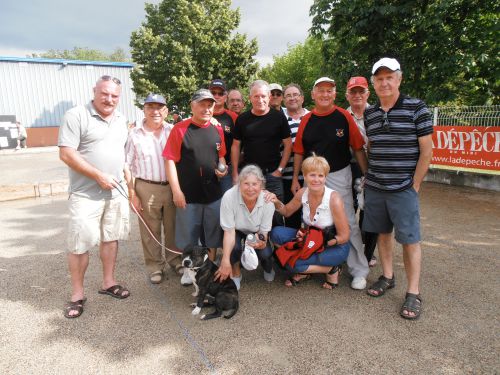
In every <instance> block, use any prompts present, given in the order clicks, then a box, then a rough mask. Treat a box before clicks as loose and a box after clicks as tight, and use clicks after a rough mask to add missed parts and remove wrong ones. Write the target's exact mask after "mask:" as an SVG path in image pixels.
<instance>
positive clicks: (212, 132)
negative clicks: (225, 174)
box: [163, 118, 226, 204]
mask: <svg viewBox="0 0 500 375" xmlns="http://www.w3.org/2000/svg"><path fill="white" fill-rule="evenodd" d="M225 154H226V146H225V144H224V132H223V131H222V128H221V127H220V126H216V125H213V124H212V123H210V122H207V123H205V124H203V125H197V124H195V123H193V122H192V121H191V119H190V118H188V119H186V120H184V121H181V122H179V123H177V124H175V126H174V127H173V129H172V131H171V132H170V136H169V137H168V141H167V144H166V146H165V149H164V150H163V157H164V158H165V159H167V160H173V161H174V162H175V164H176V167H177V177H178V179H179V184H180V187H181V190H182V192H183V193H184V196H185V198H186V203H202V204H206V203H211V202H214V201H216V200H218V199H220V198H221V197H222V190H221V188H220V184H219V180H218V179H217V176H216V175H215V168H217V164H218V162H219V157H223V156H224V155H225Z"/></svg>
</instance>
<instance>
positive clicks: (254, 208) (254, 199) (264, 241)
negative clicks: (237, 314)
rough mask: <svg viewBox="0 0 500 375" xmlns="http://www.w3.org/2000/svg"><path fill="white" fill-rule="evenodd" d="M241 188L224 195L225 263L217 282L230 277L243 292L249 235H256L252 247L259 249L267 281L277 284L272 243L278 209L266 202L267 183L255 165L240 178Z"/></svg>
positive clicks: (230, 190) (246, 169)
mask: <svg viewBox="0 0 500 375" xmlns="http://www.w3.org/2000/svg"><path fill="white" fill-rule="evenodd" d="M238 178H239V180H238V184H237V185H235V186H233V187H232V188H231V189H229V190H228V191H226V193H224V196H223V197H222V202H221V207H220V225H221V227H222V229H223V230H224V239H223V241H222V260H221V264H220V267H219V270H218V271H217V272H216V279H219V278H220V279H221V280H225V279H226V278H228V277H230V276H231V278H232V279H233V280H234V282H235V283H236V286H237V287H238V289H240V281H241V266H240V263H241V255H242V252H243V246H242V245H243V244H244V243H245V238H246V236H247V235H248V234H250V233H251V234H255V235H256V237H257V241H256V242H254V243H252V244H250V246H252V247H253V248H254V249H255V252H256V253H257V257H258V259H259V262H260V264H261V266H262V268H263V269H264V279H265V280H266V281H269V282H270V281H273V280H274V274H275V273H274V269H273V263H272V255H273V249H272V247H271V245H270V243H269V241H268V233H269V232H270V231H271V227H272V221H273V214H274V205H273V203H271V202H266V201H265V200H264V192H263V189H264V185H265V179H264V175H263V174H262V171H261V169H260V168H259V167H257V166H255V165H247V166H246V167H244V168H243V169H242V170H241V172H240V174H239V177H238Z"/></svg>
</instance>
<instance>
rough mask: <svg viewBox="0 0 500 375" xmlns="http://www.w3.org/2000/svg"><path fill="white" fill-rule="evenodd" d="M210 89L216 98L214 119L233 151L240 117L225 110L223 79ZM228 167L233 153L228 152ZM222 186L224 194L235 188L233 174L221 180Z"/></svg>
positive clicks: (215, 81) (225, 89)
mask: <svg viewBox="0 0 500 375" xmlns="http://www.w3.org/2000/svg"><path fill="white" fill-rule="evenodd" d="M208 89H209V90H210V92H211V93H212V95H213V96H214V98H215V106H214V119H216V120H217V121H218V122H219V124H220V125H221V126H222V130H224V142H225V144H226V150H231V146H232V144H233V134H232V133H233V128H234V123H235V122H236V118H237V117H238V115H237V114H236V113H234V112H233V111H230V110H228V109H226V108H225V106H224V105H225V103H226V100H227V88H226V84H225V82H224V81H223V80H222V79H214V80H213V81H212V82H210V85H209V86H208ZM225 159H226V165H227V166H228V167H229V168H230V167H231V152H226V156H225ZM220 186H221V189H222V194H224V193H225V192H226V191H228V190H229V189H231V188H232V187H233V180H232V177H231V174H230V173H228V174H226V175H225V176H224V177H222V178H221V179H220Z"/></svg>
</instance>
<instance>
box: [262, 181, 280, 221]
mask: <svg viewBox="0 0 500 375" xmlns="http://www.w3.org/2000/svg"><path fill="white" fill-rule="evenodd" d="M265 177H266V189H267V190H269V191H270V192H271V193H274V194H276V197H278V199H279V200H280V201H281V202H283V199H284V194H283V182H282V181H281V177H276V176H273V175H272V174H271V173H267V174H266V175H265ZM283 224H284V221H283V216H282V215H280V214H279V212H278V211H275V212H274V216H273V227H274V226H277V225H283Z"/></svg>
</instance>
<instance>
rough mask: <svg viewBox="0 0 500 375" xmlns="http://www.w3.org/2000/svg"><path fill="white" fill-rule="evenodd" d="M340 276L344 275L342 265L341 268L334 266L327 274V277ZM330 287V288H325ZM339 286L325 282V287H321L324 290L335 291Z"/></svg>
mask: <svg viewBox="0 0 500 375" xmlns="http://www.w3.org/2000/svg"><path fill="white" fill-rule="evenodd" d="M337 272H338V273H339V276H340V274H341V273H342V265H339V266H333V267H332V269H331V270H330V271H329V272H328V273H327V275H335V274H336V273H337ZM325 284H326V285H328V286H325ZM338 286H339V283H332V282H331V281H328V280H325V282H324V283H323V285H322V286H321V287H322V288H323V289H328V290H333V289H335V288H337V287H338Z"/></svg>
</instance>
